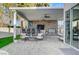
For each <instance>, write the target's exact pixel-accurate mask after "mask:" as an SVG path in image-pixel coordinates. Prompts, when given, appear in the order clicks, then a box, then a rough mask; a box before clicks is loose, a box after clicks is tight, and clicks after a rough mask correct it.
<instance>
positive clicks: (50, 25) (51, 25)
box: [32, 20, 58, 35]
mask: <svg viewBox="0 0 79 59" xmlns="http://www.w3.org/2000/svg"><path fill="white" fill-rule="evenodd" d="M32 24H33V26H34V27H35V28H36V27H37V24H42V25H45V31H46V30H49V29H55V33H54V34H56V33H57V27H58V24H57V20H41V21H39V20H38V21H32ZM50 35H53V34H52V33H51V34H50Z"/></svg>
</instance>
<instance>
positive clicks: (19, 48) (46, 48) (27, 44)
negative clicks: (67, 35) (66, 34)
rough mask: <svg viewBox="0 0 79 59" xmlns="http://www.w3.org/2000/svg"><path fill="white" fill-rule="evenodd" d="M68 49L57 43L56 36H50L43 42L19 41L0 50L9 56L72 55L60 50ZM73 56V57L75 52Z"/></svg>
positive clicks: (59, 42)
mask: <svg viewBox="0 0 79 59" xmlns="http://www.w3.org/2000/svg"><path fill="white" fill-rule="evenodd" d="M68 48H69V49H70V48H71V47H69V46H67V45H65V44H64V43H63V42H61V41H59V40H58V39H57V36H50V37H46V38H44V40H27V41H23V40H19V41H17V42H16V43H12V44H10V45H7V46H5V47H3V48H1V50H4V51H7V52H8V53H9V54H10V55H64V54H66V55H69V54H70V55H72V53H69V52H68V50H66V52H67V53H66V52H64V51H65V50H64V51H63V50H62V49H68ZM71 49H72V48H71ZM69 51H70V50H69ZM73 51H75V50H72V52H73ZM78 53H79V52H78ZM73 54H74V55H75V52H74V53H73Z"/></svg>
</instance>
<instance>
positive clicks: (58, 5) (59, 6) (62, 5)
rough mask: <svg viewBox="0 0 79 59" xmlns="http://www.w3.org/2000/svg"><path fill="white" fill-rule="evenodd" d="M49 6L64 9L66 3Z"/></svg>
mask: <svg viewBox="0 0 79 59" xmlns="http://www.w3.org/2000/svg"><path fill="white" fill-rule="evenodd" d="M49 6H50V7H54V8H63V7H64V3H50V4H49Z"/></svg>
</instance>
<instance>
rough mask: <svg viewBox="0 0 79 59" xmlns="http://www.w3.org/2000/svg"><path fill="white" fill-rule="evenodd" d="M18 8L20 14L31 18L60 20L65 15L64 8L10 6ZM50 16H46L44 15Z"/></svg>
mask: <svg viewBox="0 0 79 59" xmlns="http://www.w3.org/2000/svg"><path fill="white" fill-rule="evenodd" d="M9 9H14V10H17V12H18V14H20V15H21V16H23V17H24V18H26V19H29V20H31V21H32V20H43V19H45V20H58V19H60V18H62V17H63V13H64V12H63V10H64V9H63V8H52V7H10V8H9ZM45 15H47V16H49V17H48V18H45V17H44V16H45Z"/></svg>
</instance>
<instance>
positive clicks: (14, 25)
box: [13, 10, 17, 42]
mask: <svg viewBox="0 0 79 59" xmlns="http://www.w3.org/2000/svg"><path fill="white" fill-rule="evenodd" d="M16 14H17V13H16V11H15V10H14V15H13V17H14V21H13V27H14V35H13V40H14V42H15V41H16V40H15V39H16V16H17V15H16Z"/></svg>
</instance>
